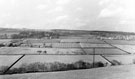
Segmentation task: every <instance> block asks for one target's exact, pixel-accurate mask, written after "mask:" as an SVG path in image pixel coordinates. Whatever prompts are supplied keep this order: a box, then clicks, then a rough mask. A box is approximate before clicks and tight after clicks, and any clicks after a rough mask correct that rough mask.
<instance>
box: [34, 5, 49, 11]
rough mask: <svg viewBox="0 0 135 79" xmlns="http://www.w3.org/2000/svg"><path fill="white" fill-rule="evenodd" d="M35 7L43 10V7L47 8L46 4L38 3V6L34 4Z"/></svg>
mask: <svg viewBox="0 0 135 79" xmlns="http://www.w3.org/2000/svg"><path fill="white" fill-rule="evenodd" d="M36 8H37V9H39V10H43V9H46V8H47V5H44V4H39V5H38V6H36Z"/></svg>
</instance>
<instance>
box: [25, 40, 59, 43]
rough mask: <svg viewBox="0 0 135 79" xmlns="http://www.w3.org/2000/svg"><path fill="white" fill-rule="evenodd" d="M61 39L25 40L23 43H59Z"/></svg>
mask: <svg viewBox="0 0 135 79" xmlns="http://www.w3.org/2000/svg"><path fill="white" fill-rule="evenodd" d="M60 40H61V39H25V40H24V43H59V42H60Z"/></svg>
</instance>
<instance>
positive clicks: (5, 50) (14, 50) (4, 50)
mask: <svg viewBox="0 0 135 79" xmlns="http://www.w3.org/2000/svg"><path fill="white" fill-rule="evenodd" d="M45 51H46V52H45ZM0 54H80V55H82V54H84V51H83V50H82V49H78V48H70V49H64V48H63V49H62V48H27V47H1V48H0Z"/></svg>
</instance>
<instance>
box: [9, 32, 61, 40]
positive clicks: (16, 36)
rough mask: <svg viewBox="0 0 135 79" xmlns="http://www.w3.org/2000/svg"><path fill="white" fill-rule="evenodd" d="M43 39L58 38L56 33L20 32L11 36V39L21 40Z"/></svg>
mask: <svg viewBox="0 0 135 79" xmlns="http://www.w3.org/2000/svg"><path fill="white" fill-rule="evenodd" d="M44 37H57V38H58V37H59V34H58V33H53V32H43V31H22V32H20V33H19V34H13V35H11V38H12V39H22V38H44Z"/></svg>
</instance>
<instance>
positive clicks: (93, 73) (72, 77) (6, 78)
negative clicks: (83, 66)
mask: <svg viewBox="0 0 135 79" xmlns="http://www.w3.org/2000/svg"><path fill="white" fill-rule="evenodd" d="M0 79H135V65H125V66H112V67H105V68H95V69H87V70H75V71H64V72H48V73H30V74H16V75H0Z"/></svg>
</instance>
